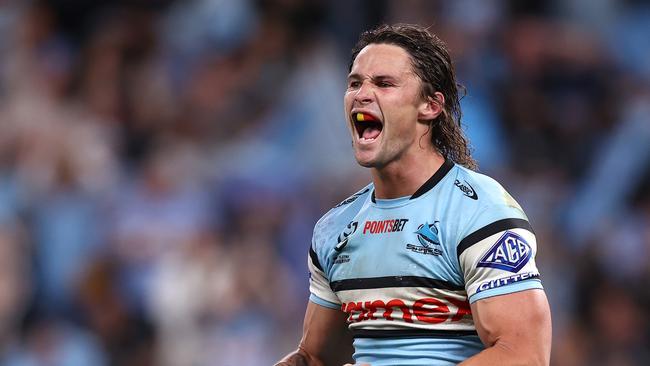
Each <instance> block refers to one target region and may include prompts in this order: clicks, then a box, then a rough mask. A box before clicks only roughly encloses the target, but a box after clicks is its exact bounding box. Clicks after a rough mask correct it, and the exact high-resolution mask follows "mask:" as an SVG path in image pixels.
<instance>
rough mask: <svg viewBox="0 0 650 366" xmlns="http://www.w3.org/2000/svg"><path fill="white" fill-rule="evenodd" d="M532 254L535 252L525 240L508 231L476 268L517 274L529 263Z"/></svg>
mask: <svg viewBox="0 0 650 366" xmlns="http://www.w3.org/2000/svg"><path fill="white" fill-rule="evenodd" d="M532 253H533V250H532V249H531V247H530V245H529V244H528V243H527V242H526V240H525V239H524V238H522V237H521V236H519V235H517V234H515V233H513V232H511V231H506V233H505V234H503V236H501V238H499V240H497V242H496V244H494V245H493V246H492V248H490V250H489V251H488V252H487V253H486V254H485V255H484V256H483V258H481V260H480V261H479V262H478V264H477V265H476V266H477V267H489V268H498V269H502V270H504V271H509V272H513V273H517V272H519V270H520V269H522V268H523V267H524V266H525V265H526V263H528V260H529V259H530V257H531V255H532Z"/></svg>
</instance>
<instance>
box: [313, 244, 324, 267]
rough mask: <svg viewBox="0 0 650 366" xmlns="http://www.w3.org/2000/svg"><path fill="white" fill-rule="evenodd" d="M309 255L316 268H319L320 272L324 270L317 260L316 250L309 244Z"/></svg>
mask: <svg viewBox="0 0 650 366" xmlns="http://www.w3.org/2000/svg"><path fill="white" fill-rule="evenodd" d="M309 256H310V257H311V262H312V263H313V264H314V265H315V266H316V268H318V269H320V270H321V272H325V271H323V267H322V266H321V265H320V262H319V261H318V254H316V251H315V250H314V248H312V247H311V245H310V246H309Z"/></svg>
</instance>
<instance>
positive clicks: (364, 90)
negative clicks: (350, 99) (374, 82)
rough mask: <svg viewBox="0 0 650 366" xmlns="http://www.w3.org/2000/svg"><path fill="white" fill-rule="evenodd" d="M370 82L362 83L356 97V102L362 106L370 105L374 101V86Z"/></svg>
mask: <svg viewBox="0 0 650 366" xmlns="http://www.w3.org/2000/svg"><path fill="white" fill-rule="evenodd" d="M369 84H370V83H368V82H363V83H361V86H360V87H359V89H357V93H356V94H355V95H354V101H355V102H357V103H360V104H368V103H370V102H372V101H373V99H374V92H373V90H372V86H371V85H369Z"/></svg>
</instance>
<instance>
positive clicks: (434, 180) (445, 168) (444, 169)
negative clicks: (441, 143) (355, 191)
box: [370, 158, 454, 203]
mask: <svg viewBox="0 0 650 366" xmlns="http://www.w3.org/2000/svg"><path fill="white" fill-rule="evenodd" d="M453 167H454V162H453V161H451V160H449V159H447V158H445V162H444V163H442V165H441V166H440V168H438V170H436V172H435V173H434V174H433V175H432V176H431V178H429V180H427V181H426V182H424V184H423V185H421V186H420V188H418V189H417V191H415V193H413V195H412V196H411V198H409V199H410V200H412V199H415V198H418V197H420V196H421V195H423V194H425V193H427V192H429V191H430V190H431V188H433V187H435V186H436V184H438V182H440V181H441V180H442V178H444V177H445V175H447V173H449V171H450V170H451V168H453ZM370 199H371V200H372V202H374V203H377V201H376V200H375V190H374V189H373V191H372V195H371V196H370Z"/></svg>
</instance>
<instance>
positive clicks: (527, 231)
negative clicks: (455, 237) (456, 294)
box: [457, 207, 542, 303]
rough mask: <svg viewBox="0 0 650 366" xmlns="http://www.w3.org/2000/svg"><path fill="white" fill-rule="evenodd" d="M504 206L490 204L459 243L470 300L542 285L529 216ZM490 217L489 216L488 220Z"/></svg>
mask: <svg viewBox="0 0 650 366" xmlns="http://www.w3.org/2000/svg"><path fill="white" fill-rule="evenodd" d="M518 212H520V211H513V210H510V209H508V208H503V207H491V208H487V209H486V210H485V211H484V212H483V213H482V214H479V217H477V218H476V220H475V222H478V223H486V222H487V224H484V225H483V224H479V225H476V227H478V228H477V229H474V230H473V231H472V232H471V233H470V234H469V235H467V236H465V237H464V238H463V239H462V240H461V242H460V243H459V245H458V248H457V253H458V260H459V264H460V267H461V270H462V272H463V276H464V280H465V289H466V291H467V296H468V297H469V301H470V303H474V302H476V301H478V300H480V299H484V298H487V297H492V296H497V295H504V294H509V293H514V292H518V291H523V290H528V289H534V288H539V289H542V284H541V281H540V280H539V271H538V269H537V265H536V264H535V255H536V253H537V240H536V238H535V234H534V232H533V229H532V227H531V225H530V223H529V222H528V219H527V218H526V217H525V215H523V212H521V215H519V214H518ZM486 217H487V220H486Z"/></svg>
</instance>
